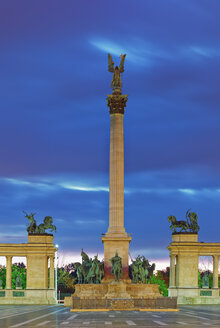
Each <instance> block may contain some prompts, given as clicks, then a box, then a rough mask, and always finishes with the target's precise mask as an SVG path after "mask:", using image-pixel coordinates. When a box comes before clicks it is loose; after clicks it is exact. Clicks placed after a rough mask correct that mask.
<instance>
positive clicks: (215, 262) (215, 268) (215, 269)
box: [213, 255, 219, 288]
mask: <svg viewBox="0 0 220 328" xmlns="http://www.w3.org/2000/svg"><path fill="white" fill-rule="evenodd" d="M218 268H219V256H218V255H214V256H213V288H218V270H219V269H218Z"/></svg>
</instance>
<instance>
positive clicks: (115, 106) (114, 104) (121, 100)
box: [107, 54, 128, 114]
mask: <svg viewBox="0 0 220 328" xmlns="http://www.w3.org/2000/svg"><path fill="white" fill-rule="evenodd" d="M125 57H126V54H124V55H121V56H120V58H121V62H120V65H119V66H114V62H113V60H112V56H111V55H110V54H108V71H109V72H111V73H114V74H113V77H112V82H111V88H112V89H113V93H112V95H108V98H107V106H108V107H109V108H110V111H109V112H110V114H117V113H119V114H124V107H126V102H127V98H128V97H127V95H122V94H121V88H122V83H121V73H123V72H124V61H125Z"/></svg>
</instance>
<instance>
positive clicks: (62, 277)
mask: <svg viewBox="0 0 220 328" xmlns="http://www.w3.org/2000/svg"><path fill="white" fill-rule="evenodd" d="M74 285H75V278H74V277H73V276H72V275H71V273H69V272H68V271H66V269H65V267H62V268H58V269H57V287H58V290H59V291H60V292H61V293H73V292H74V290H75V286H74Z"/></svg>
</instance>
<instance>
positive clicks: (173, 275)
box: [169, 255, 176, 288]
mask: <svg viewBox="0 0 220 328" xmlns="http://www.w3.org/2000/svg"><path fill="white" fill-rule="evenodd" d="M175 257H176V256H175V255H170V277H169V279H170V280H169V288H174V287H175V286H176V272H175V271H176V270H175Z"/></svg>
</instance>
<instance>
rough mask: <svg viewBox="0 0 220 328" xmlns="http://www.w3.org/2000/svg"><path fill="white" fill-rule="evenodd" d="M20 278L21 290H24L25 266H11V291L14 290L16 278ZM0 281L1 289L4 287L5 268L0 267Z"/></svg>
mask: <svg viewBox="0 0 220 328" xmlns="http://www.w3.org/2000/svg"><path fill="white" fill-rule="evenodd" d="M17 276H20V278H21V286H22V289H25V288H26V276H27V272H26V266H25V264H24V263H14V264H12V282H11V283H12V289H16V278H17ZM0 279H1V280H2V288H5V287H6V267H5V266H0Z"/></svg>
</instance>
